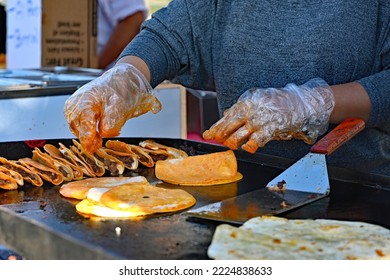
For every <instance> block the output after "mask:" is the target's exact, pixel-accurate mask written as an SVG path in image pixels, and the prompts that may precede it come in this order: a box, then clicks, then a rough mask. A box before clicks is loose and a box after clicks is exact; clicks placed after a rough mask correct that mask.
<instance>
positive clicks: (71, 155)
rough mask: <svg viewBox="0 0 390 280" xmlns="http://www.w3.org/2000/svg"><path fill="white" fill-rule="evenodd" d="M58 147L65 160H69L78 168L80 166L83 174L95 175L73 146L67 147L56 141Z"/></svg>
mask: <svg viewBox="0 0 390 280" xmlns="http://www.w3.org/2000/svg"><path fill="white" fill-rule="evenodd" d="M58 144H59V148H58V150H59V151H60V152H61V154H62V156H63V157H64V158H66V160H68V161H70V162H71V163H72V164H74V165H76V166H77V167H78V168H80V169H81V170H82V171H83V176H84V175H85V176H87V177H92V178H93V177H96V175H95V172H94V171H93V170H92V169H91V167H90V166H89V165H88V164H87V163H86V162H85V161H84V160H83V159H82V158H81V157H80V156H79V155H78V154H77V152H76V153H75V152H74V151H73V150H75V151H77V149H75V147H73V150H72V149H69V148H68V147H66V146H65V145H64V144H62V143H58Z"/></svg>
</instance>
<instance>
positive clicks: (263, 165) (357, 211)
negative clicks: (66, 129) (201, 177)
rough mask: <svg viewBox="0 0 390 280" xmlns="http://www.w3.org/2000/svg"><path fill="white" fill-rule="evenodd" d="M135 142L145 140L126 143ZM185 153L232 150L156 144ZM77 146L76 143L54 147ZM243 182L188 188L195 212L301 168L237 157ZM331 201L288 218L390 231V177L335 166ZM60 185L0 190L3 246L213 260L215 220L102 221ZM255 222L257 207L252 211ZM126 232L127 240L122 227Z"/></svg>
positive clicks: (33, 254) (36, 251)
mask: <svg viewBox="0 0 390 280" xmlns="http://www.w3.org/2000/svg"><path fill="white" fill-rule="evenodd" d="M118 139H119V140H121V141H125V142H127V143H131V144H138V143H139V141H141V140H144V139H140V138H118ZM153 140H155V141H157V142H159V143H162V144H165V145H169V146H173V147H176V148H180V149H183V150H185V151H186V152H187V153H188V154H190V155H195V154H204V153H212V152H217V151H223V150H226V148H225V147H222V146H219V145H212V144H207V143H200V142H194V141H188V140H178V139H153ZM59 142H61V143H63V144H65V145H68V146H69V145H72V142H71V140H70V139H54V140H48V141H47V142H46V143H51V144H53V145H58V143H59ZM31 151H32V149H31V148H29V147H28V146H27V145H26V144H25V143H24V142H23V141H21V142H7V143H0V156H1V157H5V158H8V159H18V158H21V157H26V156H27V157H30V156H31ZM236 156H237V160H238V168H239V171H240V172H241V173H242V174H243V175H244V178H243V180H241V181H239V182H236V183H232V184H226V185H220V186H207V187H190V186H189V187H181V188H182V189H184V190H186V191H188V192H190V193H191V194H193V195H194V196H195V198H196V199H197V203H196V205H195V206H193V208H195V207H201V206H204V205H207V204H210V203H214V202H217V201H220V200H224V199H227V198H230V197H234V196H236V195H239V194H243V193H246V192H248V191H252V190H255V189H256V188H263V187H265V185H266V183H267V182H268V181H269V180H270V179H272V178H274V177H275V176H276V175H278V174H279V173H280V172H282V171H283V170H284V169H285V168H287V167H288V166H289V165H291V164H292V163H293V162H292V161H290V160H286V159H283V158H279V157H272V156H268V155H263V154H255V155H251V154H248V153H247V152H244V151H236ZM125 175H130V176H135V175H142V176H145V177H146V178H147V179H148V180H149V181H150V182H152V183H153V184H155V185H157V186H161V187H166V188H178V186H173V185H169V184H165V183H161V182H159V181H158V180H157V179H156V178H155V176H154V170H153V169H148V168H140V169H139V170H137V171H136V172H133V171H132V172H127V173H126V174H125ZM329 176H330V178H331V192H330V195H329V196H328V197H325V198H323V199H320V200H318V201H316V202H313V203H311V204H309V205H306V206H304V207H301V208H298V209H295V210H292V211H291V212H286V213H283V214H281V215H282V216H283V217H287V218H329V219H340V220H349V221H364V222H370V223H374V224H378V225H382V226H384V227H387V228H390V203H389V201H390V177H387V176H377V175H370V174H362V173H358V172H354V171H351V170H347V169H342V168H332V167H329ZM58 189H59V186H53V185H51V184H48V183H45V185H44V186H43V187H34V186H31V185H29V184H27V183H26V185H25V186H23V187H22V188H20V189H18V190H16V191H2V190H0V205H1V206H0V244H4V245H5V246H7V247H9V248H10V249H13V250H15V251H16V252H18V253H20V254H22V255H23V256H24V257H25V258H26V259H149V260H153V259H207V258H208V257H207V248H208V246H209V244H210V242H211V239H212V236H213V233H214V230H215V227H216V226H217V225H218V224H219V223H218V222H215V221H207V220H201V219H197V218H192V217H188V216H187V215H186V213H185V212H186V211H183V212H180V213H172V214H167V215H155V216H150V217H145V218H143V219H102V218H88V217H83V216H81V215H79V214H78V213H77V212H76V210H75V207H74V205H75V203H76V202H77V201H76V200H69V199H66V198H64V197H61V195H60V194H59V192H58ZM247 212H248V218H251V213H250V209H247ZM119 228H120V234H118V229H119Z"/></svg>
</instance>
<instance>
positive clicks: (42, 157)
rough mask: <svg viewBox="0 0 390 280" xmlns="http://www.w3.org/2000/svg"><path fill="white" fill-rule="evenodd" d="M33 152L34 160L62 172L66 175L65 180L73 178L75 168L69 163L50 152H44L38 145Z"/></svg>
mask: <svg viewBox="0 0 390 280" xmlns="http://www.w3.org/2000/svg"><path fill="white" fill-rule="evenodd" d="M32 154H33V156H32V159H33V160H35V161H37V162H39V163H41V164H43V165H46V166H47V167H50V168H53V169H54V170H57V171H58V172H60V173H61V174H62V176H63V177H64V181H72V180H73V170H72V168H71V167H70V166H69V165H68V164H64V163H63V162H60V161H58V160H56V159H55V158H53V157H52V156H50V155H49V154H46V153H44V152H42V151H41V150H40V149H39V148H38V147H35V148H34V150H33V151H32Z"/></svg>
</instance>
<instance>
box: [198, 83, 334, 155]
mask: <svg viewBox="0 0 390 280" xmlns="http://www.w3.org/2000/svg"><path fill="white" fill-rule="evenodd" d="M334 103H335V102H334V96H333V92H332V90H331V89H330V87H329V85H328V84H327V83H326V82H325V81H324V80H322V79H319V78H316V79H312V80H310V81H308V82H307V83H305V84H303V85H301V86H297V85H295V84H288V85H286V86H285V87H284V88H280V89H277V88H267V89H259V88H254V89H250V90H248V91H246V92H244V93H243V94H242V95H241V96H240V98H239V99H238V101H237V103H236V104H234V105H233V106H232V107H231V108H229V109H228V110H226V111H225V113H224V116H223V117H222V118H221V119H220V120H219V121H218V122H216V123H215V124H214V125H212V126H211V128H210V129H209V130H206V131H205V132H204V133H203V138H204V139H206V140H216V141H217V142H219V143H223V144H224V145H225V146H227V147H229V148H230V149H234V150H235V149H238V147H239V146H240V145H241V144H243V145H242V149H244V150H246V151H248V152H250V153H254V152H256V150H257V149H258V148H259V147H263V146H264V145H265V144H266V143H267V142H269V141H271V140H290V139H301V140H303V141H305V142H306V143H308V144H313V143H314V142H315V141H316V139H317V137H318V136H319V135H321V134H323V133H325V131H326V130H327V128H328V123H329V117H330V114H331V113H332V111H333V108H334ZM245 142H246V143H245Z"/></svg>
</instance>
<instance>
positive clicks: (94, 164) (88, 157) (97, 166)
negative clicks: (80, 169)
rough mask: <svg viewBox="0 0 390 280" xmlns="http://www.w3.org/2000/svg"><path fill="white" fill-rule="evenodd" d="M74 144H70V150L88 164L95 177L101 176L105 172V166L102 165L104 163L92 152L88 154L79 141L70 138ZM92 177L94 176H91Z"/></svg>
mask: <svg viewBox="0 0 390 280" xmlns="http://www.w3.org/2000/svg"><path fill="white" fill-rule="evenodd" d="M72 142H73V144H74V146H70V149H71V151H72V152H73V153H74V154H75V155H77V156H78V157H79V158H80V159H81V160H82V161H84V162H85V164H86V165H88V167H89V169H90V170H92V172H93V173H94V175H95V176H96V177H101V176H103V175H104V173H106V168H105V167H104V163H103V162H101V161H100V160H99V159H98V158H97V157H95V156H94V155H93V154H88V153H87V152H86V151H85V150H84V148H83V147H82V146H81V144H80V143H79V142H77V141H76V140H75V139H72ZM92 177H94V176H92Z"/></svg>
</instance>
